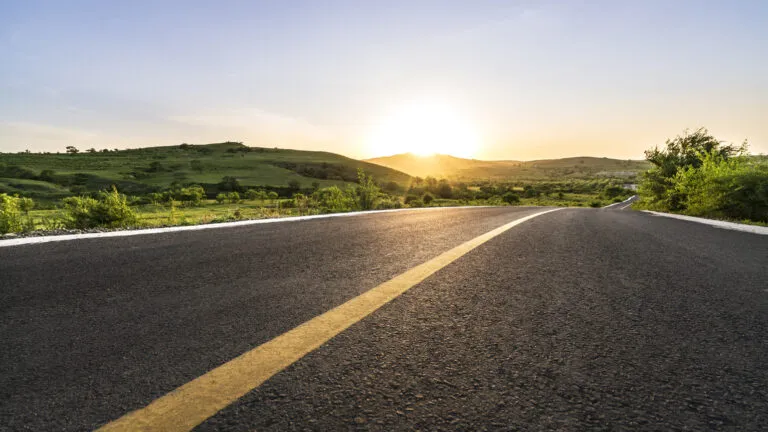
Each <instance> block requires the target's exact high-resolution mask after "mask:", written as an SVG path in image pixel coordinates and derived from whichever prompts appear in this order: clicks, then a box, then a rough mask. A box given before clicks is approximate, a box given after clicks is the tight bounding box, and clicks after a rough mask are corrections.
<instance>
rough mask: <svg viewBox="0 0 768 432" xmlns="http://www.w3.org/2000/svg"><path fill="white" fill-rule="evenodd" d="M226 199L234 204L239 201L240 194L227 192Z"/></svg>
mask: <svg viewBox="0 0 768 432" xmlns="http://www.w3.org/2000/svg"><path fill="white" fill-rule="evenodd" d="M227 200H228V201H229V202H230V203H232V204H236V203H238V202H240V194H239V193H237V192H229V193H227Z"/></svg>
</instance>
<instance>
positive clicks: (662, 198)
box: [639, 128, 747, 211]
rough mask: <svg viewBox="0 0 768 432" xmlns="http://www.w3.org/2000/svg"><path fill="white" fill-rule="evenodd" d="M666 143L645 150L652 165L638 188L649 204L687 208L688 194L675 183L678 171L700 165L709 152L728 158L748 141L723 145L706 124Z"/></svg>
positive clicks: (657, 206) (670, 208)
mask: <svg viewBox="0 0 768 432" xmlns="http://www.w3.org/2000/svg"><path fill="white" fill-rule="evenodd" d="M665 146H666V148H662V149H659V147H654V148H652V149H650V150H646V152H645V159H646V160H647V161H648V162H650V163H651V164H653V167H652V168H651V169H650V170H648V171H646V172H644V173H643V174H642V180H641V182H640V187H639V191H640V195H641V196H642V197H643V201H644V202H645V203H646V204H647V205H648V206H649V207H653V208H658V209H661V210H671V211H677V210H684V209H685V204H684V202H685V200H686V196H685V194H684V193H683V192H682V191H681V190H676V189H675V187H674V179H675V176H676V175H677V174H678V172H682V171H684V170H687V169H690V168H692V169H698V168H699V167H701V166H702V165H703V163H704V159H705V158H706V157H707V155H712V156H713V157H717V158H720V159H721V160H727V159H728V158H730V157H733V156H738V155H741V154H745V153H746V151H747V145H746V142H745V143H744V144H742V145H741V146H740V147H736V146H733V145H723V142H722V141H719V140H718V139H716V138H715V137H714V136H712V135H710V134H709V131H707V129H705V128H699V129H697V130H696V131H694V132H690V131H688V130H686V131H685V132H684V133H683V135H682V136H681V135H678V136H677V137H675V138H674V139H671V140H667V141H666V142H665Z"/></svg>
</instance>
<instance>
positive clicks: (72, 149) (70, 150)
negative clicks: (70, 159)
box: [67, 146, 80, 154]
mask: <svg viewBox="0 0 768 432" xmlns="http://www.w3.org/2000/svg"><path fill="white" fill-rule="evenodd" d="M67 153H69V154H76V153H80V150H78V149H77V148H76V147H74V146H67Z"/></svg>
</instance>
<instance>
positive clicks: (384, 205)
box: [376, 197, 403, 210]
mask: <svg viewBox="0 0 768 432" xmlns="http://www.w3.org/2000/svg"><path fill="white" fill-rule="evenodd" d="M399 208H403V203H402V202H400V199H398V198H397V197H386V198H382V199H380V200H379V202H378V203H376V209H377V210H388V209H399Z"/></svg>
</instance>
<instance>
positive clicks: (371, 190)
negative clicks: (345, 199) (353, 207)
mask: <svg viewBox="0 0 768 432" xmlns="http://www.w3.org/2000/svg"><path fill="white" fill-rule="evenodd" d="M355 191H356V195H357V206H358V208H359V209H360V210H372V209H373V208H375V207H376V200H377V199H378V198H379V186H378V185H377V184H376V182H375V181H374V180H373V177H371V176H370V175H366V174H365V171H363V170H362V169H358V170H357V188H356V189H355Z"/></svg>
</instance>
